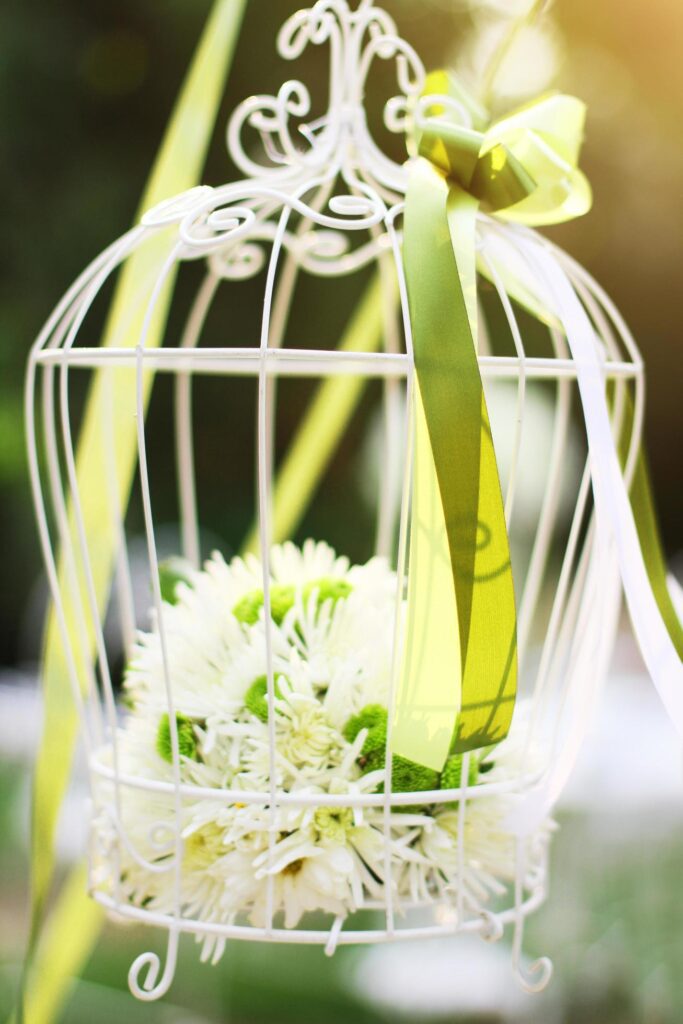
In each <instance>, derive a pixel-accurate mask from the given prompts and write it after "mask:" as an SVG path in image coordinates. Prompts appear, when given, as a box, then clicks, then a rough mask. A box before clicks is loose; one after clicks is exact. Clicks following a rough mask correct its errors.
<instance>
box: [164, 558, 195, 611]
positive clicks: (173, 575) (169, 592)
mask: <svg viewBox="0 0 683 1024" xmlns="http://www.w3.org/2000/svg"><path fill="white" fill-rule="evenodd" d="M191 574H192V566H191V565H190V563H189V562H188V561H187V560H186V559H185V558H179V557H178V556H175V555H174V556H173V557H172V558H167V559H166V560H165V561H164V562H160V563H159V587H160V589H161V599H162V601H166V603H167V604H176V603H177V601H178V598H177V596H176V587H177V586H178V584H179V583H186V584H187V585H188V586H192V575H191Z"/></svg>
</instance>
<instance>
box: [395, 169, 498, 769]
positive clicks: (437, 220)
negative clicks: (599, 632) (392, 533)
mask: <svg viewBox="0 0 683 1024" xmlns="http://www.w3.org/2000/svg"><path fill="white" fill-rule="evenodd" d="M477 207H478V200H477V199H476V197H474V196H472V195H470V194H469V193H468V192H466V191H465V190H464V189H463V188H461V187H460V186H459V185H458V184H456V183H454V182H452V181H451V183H450V184H449V182H447V181H446V180H445V178H444V176H443V174H441V173H440V172H439V171H438V170H437V169H436V167H435V166H434V165H433V164H432V163H430V162H428V161H426V160H422V159H421V160H418V161H417V162H416V164H415V166H414V167H413V169H412V170H411V174H410V180H409V185H408V191H407V194H406V209H405V224H404V248H403V259H404V265H405V274H406V284H407V289H408V303H409V307H410V320H411V328H412V335H413V350H414V359H415V384H414V395H413V403H414V416H413V421H414V422H413V429H414V465H413V489H412V506H411V536H410V554H409V583H408V609H407V622H406V634H405V645H404V652H403V661H402V664H401V671H400V678H399V688H398V694H397V701H396V709H395V720H394V726H393V740H394V742H393V746H394V750H395V752H396V753H397V754H399V755H401V756H403V757H407V758H409V759H410V760H412V761H416V762H418V763H421V764H425V765H428V766H429V767H432V768H434V769H436V770H440V769H441V768H442V767H443V764H444V761H445V760H446V758H447V757H448V755H449V753H451V752H460V751H465V750H471V749H475V748H478V747H482V746H488V745H490V744H492V743H494V742H497V741H499V740H501V739H502V738H503V737H504V736H505V735H506V733H507V731H508V729H509V725H510V721H511V718H512V711H513V706H514V699H515V692H516V683H517V657H516V614H515V602H514V589H513V584H512V570H511V565H510V554H509V544H508V538H507V529H506V524H505V516H504V509H503V500H502V494H501V489H500V482H499V478H498V469H497V464H496V459H495V453H494V450H493V442H492V438H491V429H490V425H489V418H488V412H487V409H486V402H485V398H484V392H483V386H482V382H481V376H480V374H479V367H478V361H477V352H476V340H475V339H476V269H475V218H476V212H477Z"/></svg>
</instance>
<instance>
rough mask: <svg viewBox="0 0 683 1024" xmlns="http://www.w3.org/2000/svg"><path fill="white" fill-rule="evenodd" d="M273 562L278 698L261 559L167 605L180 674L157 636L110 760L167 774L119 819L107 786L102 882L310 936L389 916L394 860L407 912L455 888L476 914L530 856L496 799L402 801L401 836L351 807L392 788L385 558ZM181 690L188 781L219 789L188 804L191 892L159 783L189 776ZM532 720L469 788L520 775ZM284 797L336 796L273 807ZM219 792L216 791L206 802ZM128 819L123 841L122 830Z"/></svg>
mask: <svg viewBox="0 0 683 1024" xmlns="http://www.w3.org/2000/svg"><path fill="white" fill-rule="evenodd" d="M270 564H271V581H270V594H271V602H270V603H271V621H270V623H269V624H268V625H269V629H270V637H271V649H272V657H273V670H274V684H275V685H274V696H273V699H272V700H270V699H269V697H268V692H267V683H266V671H267V665H266V644H265V630H266V622H265V618H264V599H263V592H262V582H263V576H262V568H261V565H260V563H259V562H258V560H257V559H255V558H253V557H248V558H247V559H245V560H244V561H243V560H241V559H234V560H233V561H232V562H231V563H230V564H229V565H227V564H226V563H225V562H224V560H223V559H222V558H221V556H220V555H218V554H214V555H213V556H212V558H211V559H210V560H209V561H208V562H207V563H206V566H205V568H204V569H203V571H191V570H190V571H188V572H187V574H186V578H185V580H184V581H183V582H178V583H177V584H176V586H175V594H174V597H175V603H174V604H164V606H163V628H164V636H165V641H166V650H167V653H168V671H169V674H170V680H167V679H166V668H165V666H164V660H163V657H162V646H161V642H160V637H159V632H158V630H154V631H152V632H151V633H149V634H140V636H139V637H138V641H137V644H136V648H135V651H134V655H133V657H132V659H131V663H130V666H129V668H128V671H127V675H126V684H125V685H126V692H127V696H128V698H129V703H130V705H131V711H130V713H129V715H128V717H127V719H126V722H125V725H124V727H123V728H122V729H121V730H119V734H118V737H117V744H116V759H117V760H116V766H114V763H113V756H114V755H113V752H112V751H110V752H109V757H110V759H111V760H110V767H111V768H114V767H116V770H117V771H118V773H119V774H121V775H122V776H134V777H137V778H138V779H143V780H150V783H151V787H152V788H151V789H144V788H141V787H139V786H124V787H122V788H121V789H120V791H119V795H118V809H117V807H116V799H115V797H116V793H115V791H114V788H113V784H112V783H111V782H108V781H105V780H104V779H101V780H100V782H99V786H98V789H97V791H96V793H95V797H96V804H97V807H98V816H97V819H96V823H95V829H94V833H95V834H96V836H97V849H96V850H95V852H94V860H95V879H96V882H97V885H98V886H99V887H100V888H108V889H109V891H110V892H112V893H115V892H117V893H118V896H119V898H124V899H128V900H130V901H131V902H132V903H134V904H137V905H139V906H144V907H145V908H148V909H150V910H152V911H156V912H158V913H164V914H175V913H177V912H181V913H182V914H183V915H184V916H186V917H189V918H192V919H194V920H196V921H197V922H204V923H211V924H220V925H230V924H233V923H234V922H235V921H236V920H238V918H241V917H242V918H243V917H246V918H248V919H249V920H250V921H251V922H252V923H253V924H254V925H258V926H263V925H265V924H267V922H268V919H269V915H270V913H271V912H272V913H274V914H278V913H280V912H281V913H282V918H283V924H284V926H285V927H286V928H293V927H295V926H296V925H297V924H298V923H299V921H300V920H301V917H302V915H304V914H305V913H307V912H309V911H315V910H319V911H324V912H327V913H330V914H333V915H335V916H340V917H344V916H345V915H347V914H349V913H351V912H353V911H354V910H357V909H359V908H361V907H364V906H367V905H373V904H374V903H377V902H381V900H382V898H383V893H384V884H385V881H386V872H387V866H388V865H389V866H390V870H391V876H392V886H393V888H394V892H395V901H396V902H397V909H398V910H399V911H400V909H401V907H402V906H408V905H409V904H411V903H421V902H424V901H429V900H433V899H434V898H435V897H438V896H440V895H443V894H446V893H448V894H450V898H453V897H452V894H453V892H455V891H459V892H460V893H461V897H462V899H463V901H464V905H465V906H466V907H467V908H468V909H469V908H472V909H473V910H474V911H476V908H477V907H480V906H481V904H482V903H483V902H484V901H485V900H486V899H488V898H489V896H490V895H492V894H493V895H495V894H497V893H499V892H501V891H502V890H503V889H504V885H505V883H506V882H507V881H508V880H509V879H511V878H512V877H513V875H514V870H515V856H516V850H515V842H514V839H513V837H512V836H510V835H509V834H508V833H505V832H504V831H503V829H502V827H501V824H500V823H501V820H502V819H503V817H504V814H505V813H506V810H507V803H506V801H507V800H509V799H510V798H509V797H506V796H505V795H504V794H503V795H501V794H498V795H496V793H495V792H493V793H491V794H488V792H487V790H486V789H482V790H480V792H479V794H478V795H477V796H476V797H473V798H471V799H468V800H467V803H466V805H465V814H464V818H463V816H462V815H461V814H460V812H459V811H458V809H457V805H456V807H455V808H453V807H452V806H450V805H448V804H444V803H440V804H439V803H437V804H431V805H427V804H424V803H421V802H420V798H419V794H416V798H415V801H414V803H413V802H411V804H410V805H409V806H407V807H393V809H392V810H391V813H390V815H389V818H388V824H389V833H388V835H387V834H386V833H385V828H386V824H387V821H386V819H385V812H384V807H383V806H382V805H379V806H373V807H366V808H357V807H353V806H352V804H353V800H354V797H357V796H358V795H360V794H364V793H372V792H381V789H382V786H383V783H384V778H385V772H384V768H383V762H384V755H383V752H382V745H381V743H380V744H377V743H375V745H374V746H373V744H372V743H371V742H370V739H371V733H372V730H373V728H374V727H375V726H373V722H377V720H378V718H379V720H381V718H382V715H384V719H385V720H386V711H383V708H385V707H386V702H387V695H388V690H389V679H390V673H391V667H392V662H393V654H394V629H395V621H396V596H397V581H396V576H395V574H394V573H392V572H391V571H390V569H389V568H388V566H387V564H386V563H385V562H384V561H383V560H381V559H372V560H371V561H370V562H369V563H368V564H367V565H364V566H350V565H349V563H348V560H347V559H345V558H338V557H337V556H336V555H335V552H334V551H333V550H332V549H331V548H330V547H329V546H328V545H326V544H314V543H313V542H311V541H308V542H307V543H306V544H305V545H304V546H303V548H302V549H298V548H296V547H295V546H294V545H293V544H285V545H283V546H281V547H276V548H274V549H273V551H272V553H271V562H270ZM167 682H170V685H171V689H172V694H173V703H174V710H175V714H176V727H177V742H178V750H179V754H180V763H179V772H180V778H181V781H182V783H183V784H184V785H186V786H189V787H192V786H197V787H202V789H203V790H204V793H203V794H200V793H198V794H197V797H196V798H193V797H192V796H191V795H188V794H187V793H184V794H183V796H182V799H181V801H180V806H181V811H180V813H181V820H180V823H179V830H180V834H181V837H182V860H181V871H180V884H179V890H178V888H177V872H176V857H175V851H176V844H175V840H174V837H175V835H176V833H177V827H176V818H175V814H176V802H175V796H174V793H173V792H172V790H170V788H169V789H168V790H167V791H162V792H160V791H157V790H155V788H154V786H155V784H156V783H158V782H159V781H161V782H166V783H172V782H173V780H174V778H175V771H174V768H173V764H172V749H173V742H172V732H173V729H172V722H170V720H169V716H168V713H167V697H166V694H167ZM522 718H523V709H522V713H521V714H520V709H518V712H517V714H516V715H515V724H514V726H513V730H512V733H511V735H510V737H509V738H508V739H507V740H505V741H504V742H503V743H501V744H500V745H499V746H498V747H496V748H494V750H493V751H490V752H488V753H487V754H486V756H485V757H482V755H481V754H479V755H477V754H473V755H471V759H472V762H473V764H474V776H473V778H472V779H471V780H470V781H471V784H473V785H484V786H485V784H486V783H488V782H491V783H493V782H499V781H505V780H506V779H511V778H515V777H517V776H518V774H519V772H520V770H521V765H522V760H523V757H524V756H525V754H524V749H523V742H522V741H521V740H520V736H521V735H522V732H523V726H522V724H521V719H522ZM353 723H355V725H354V724H353ZM271 725H272V731H271ZM352 725H353V728H351V726H352ZM376 727H377V728H378V729H380V730H381V728H382V724H381V721H380V723H379V725H377V726H376ZM379 735H380V736H381V735H382V733H381V731H380V733H379ZM273 741H274V751H275V760H274V765H272V764H271V751H272V744H273ZM368 751H370V752H368ZM480 762H481V773H480V771H479V765H480ZM406 764H407V765H408V769H409V771H408V775H407V778H408V779H409V780H410V779H411V778H413V776H411V771H410V763H409V762H403V766H404V767H405V766H406ZM484 766H485V767H486V772H485V773H484V770H485V769H484ZM413 767H414V768H415V773H414V779H415V780H418V779H420V780H422V781H421V782H419V783H418V782H414V784H411V785H409V786H406V785H405V784H403V786H402V788H403V789H404V790H410V791H412V790H416V789H420V788H422V789H425V788H432V789H434V788H438V777H437V776H436V773H429V772H427V774H426V775H425V774H424V773H425V771H426V770H425V769H421V768H419V766H413ZM527 768H528V759H527ZM271 773H272V778H271ZM420 773H422V775H420ZM425 780H426V781H425ZM273 785H274V786H275V788H276V791H277V793H291V794H301V795H303V794H305V795H312V796H316V797H320V802H319V803H317V804H316V805H314V806H305V807H301V806H295V805H294V804H289V803H286V804H283V803H278V805H277V806H276V807H275V808H274V809H271V808H270V805H269V800H270V791H271V787H272V786H273ZM396 785H397V784H396V783H395V786H396ZM399 788H400V787H399ZM207 790H209V791H212V792H215V793H216V796H215V797H213V796H212V797H211V798H209V799H207V796H206V791H207ZM225 790H232V791H233V792H235V791H237V792H239V793H240V794H241V793H244V794H245V799H244V801H242V800H235V797H234V796H233V797H232V798H231V800H226V799H225V798H221V792H224V791H225ZM485 793H486V795H484V794H485ZM254 794H257V796H256V798H254ZM327 794H332V795H335V796H337V795H344V796H348V800H349V806H341V807H340V806H327V805H326V802H325V797H326V795H327ZM261 795H263V801H262V802H258V800H259V798H260V796H261ZM255 799H256V802H255ZM117 819H118V820H120V822H121V825H122V829H117V828H115V827H114V825H113V822H114V821H116V820H117ZM546 828H547V826H544V829H543V830H541V834H544V832H545V829H546ZM461 832H462V835H461V834H460V833H461ZM122 838H123V841H121V839H122ZM387 844H388V846H387ZM115 848H116V849H117V853H116V855H113V854H112V851H113V850H114V849H115ZM387 849H388V856H387ZM222 950H223V942H222V941H221V940H219V939H217V938H215V937H211V936H206V937H204V948H203V953H202V955H203V956H204V957H213V959H216V958H217V957H219V956H220V955H221V953H222Z"/></svg>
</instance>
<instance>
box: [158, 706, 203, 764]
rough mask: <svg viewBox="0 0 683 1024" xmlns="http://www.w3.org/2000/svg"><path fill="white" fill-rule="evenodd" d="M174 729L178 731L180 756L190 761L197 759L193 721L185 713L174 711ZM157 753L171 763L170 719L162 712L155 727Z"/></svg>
mask: <svg viewBox="0 0 683 1024" xmlns="http://www.w3.org/2000/svg"><path fill="white" fill-rule="evenodd" d="M175 721H176V729H177V732H178V751H179V753H180V756H181V757H187V758H189V759H190V760H192V761H198V760H199V753H198V750H197V736H196V734H195V731H194V722H193V721H192V719H191V718H188V716H187V715H181V714H180V713H179V712H176V716H175ZM157 753H158V754H159V757H163V759H164V761H168V763H169V764H172V763H173V747H172V744H171V721H170V719H169V717H168V714H166V713H164V714H163V715H162V716H161V718H160V719H159V728H158V729H157Z"/></svg>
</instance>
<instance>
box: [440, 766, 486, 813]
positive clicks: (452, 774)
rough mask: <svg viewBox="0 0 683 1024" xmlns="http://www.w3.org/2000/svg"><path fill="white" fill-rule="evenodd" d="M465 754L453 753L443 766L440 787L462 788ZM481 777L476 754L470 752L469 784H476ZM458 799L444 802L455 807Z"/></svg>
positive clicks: (446, 805)
mask: <svg viewBox="0 0 683 1024" xmlns="http://www.w3.org/2000/svg"><path fill="white" fill-rule="evenodd" d="M463 756H464V755H463V754H451V756H450V757H449V758H448V760H447V761H446V763H445V765H444V766H443V769H442V772H441V777H440V779H439V789H460V786H461V785H462V761H463ZM478 777H479V762H478V761H477V758H476V756H475V755H474V754H470V763H469V767H468V769H467V785H468V786H475V785H476V784H477V779H478ZM458 802H459V801H457V800H453V801H451V802H450V803H447V804H444V806H445V807H452V808H455V807H457V806H458Z"/></svg>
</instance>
